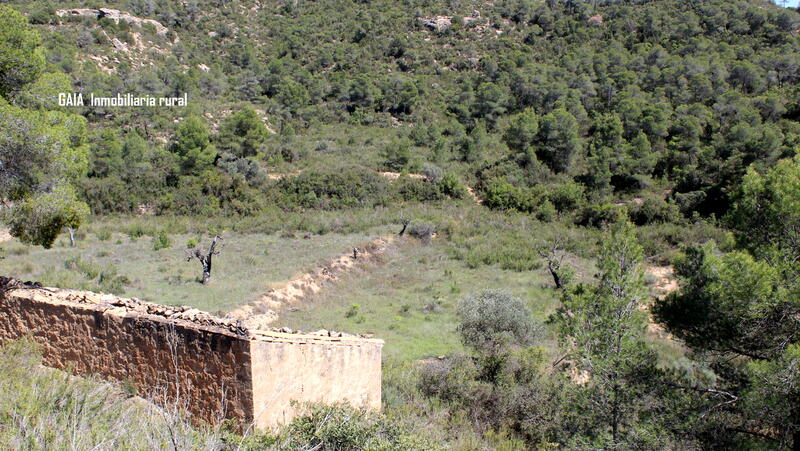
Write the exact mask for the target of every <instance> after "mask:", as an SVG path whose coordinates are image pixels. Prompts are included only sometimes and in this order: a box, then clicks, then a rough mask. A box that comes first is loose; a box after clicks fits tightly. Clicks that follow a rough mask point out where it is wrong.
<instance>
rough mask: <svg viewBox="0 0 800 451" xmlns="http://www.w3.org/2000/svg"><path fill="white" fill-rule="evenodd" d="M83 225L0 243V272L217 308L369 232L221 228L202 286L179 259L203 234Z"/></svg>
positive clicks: (205, 241) (194, 268)
mask: <svg viewBox="0 0 800 451" xmlns="http://www.w3.org/2000/svg"><path fill="white" fill-rule="evenodd" d="M91 230H92V231H90V232H88V233H84V234H82V236H81V237H80V238H79V239H78V240H77V243H76V246H75V247H70V246H69V244H68V242H67V240H66V238H65V237H62V238H60V239H59V241H58V242H57V243H56V245H55V246H54V247H53V248H52V249H43V248H41V247H33V246H25V245H23V244H21V243H19V242H16V241H11V242H7V243H4V244H2V245H1V247H2V249H4V251H3V254H2V255H3V257H4V258H2V259H0V274H3V275H11V276H14V277H17V278H21V279H26V280H38V281H41V282H42V283H43V284H45V285H48V286H56V287H61V288H78V289H86V290H94V291H102V292H112V293H114V294H120V295H125V296H129V297H138V298H142V299H146V300H149V301H152V302H157V303H160V304H169V305H191V306H194V307H197V308H199V309H201V310H205V311H211V312H220V311H221V312H224V311H228V310H231V309H233V308H235V307H237V306H239V305H241V304H244V303H246V302H248V301H250V300H252V299H253V298H254V297H256V296H257V295H258V294H259V293H262V292H263V291H265V289H266V288H267V287H268V286H269V284H271V283H278V282H281V281H285V280H287V279H289V278H291V277H293V276H294V275H296V274H299V273H302V272H304V271H307V270H309V269H311V268H313V267H315V266H317V265H318V264H320V263H322V262H325V261H327V260H330V259H332V258H334V257H335V256H338V255H339V254H342V253H346V252H348V251H349V250H350V249H351V248H352V246H353V245H356V244H358V243H361V242H364V241H367V240H369V239H371V238H373V237H374V236H375V235H373V234H367V233H355V234H326V235H320V236H314V237H312V238H311V239H304V238H303V237H302V236H301V235H299V234H298V235H296V236H295V235H291V236H290V235H288V234H255V233H249V234H244V233H237V232H225V233H223V237H224V240H223V245H222V247H221V250H222V251H221V254H220V255H218V256H216V257H215V260H214V266H213V274H212V282H211V284H209V285H208V286H203V285H202V284H200V283H198V279H199V277H200V275H201V267H200V264H199V262H198V261H197V260H193V261H189V262H187V261H186V253H185V249H186V245H187V242H188V241H189V240H190V239H197V240H198V242H199V243H200V245H202V246H204V247H207V246H208V245H209V243H210V239H211V238H210V237H209V236H205V237H200V236H198V235H194V234H185V233H184V234H173V235H168V236H169V240H170V241H171V245H170V246H169V247H167V248H164V249H160V250H154V238H153V237H152V236H149V235H143V236H139V237H137V236H135V234H133V235H129V234H123V233H119V232H114V231H111V230H110V229H109V228H105V227H103V225H102V224H94V225H93V227H92V229H91ZM387 231H388V229H387ZM375 233H376V234H377V233H381V231H380V230H376V231H375Z"/></svg>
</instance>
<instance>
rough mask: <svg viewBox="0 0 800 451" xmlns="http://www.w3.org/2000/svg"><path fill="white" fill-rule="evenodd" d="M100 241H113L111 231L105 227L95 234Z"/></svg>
mask: <svg viewBox="0 0 800 451" xmlns="http://www.w3.org/2000/svg"><path fill="white" fill-rule="evenodd" d="M94 234H95V236H96V237H97V239H98V240H100V241H108V240H110V239H111V229H109V228H108V227H103V228H101V229H99V230H98V231H97V232H95V233H94Z"/></svg>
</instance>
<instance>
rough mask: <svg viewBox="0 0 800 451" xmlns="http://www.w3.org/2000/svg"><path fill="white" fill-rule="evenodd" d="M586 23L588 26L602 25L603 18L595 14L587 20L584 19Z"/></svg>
mask: <svg viewBox="0 0 800 451" xmlns="http://www.w3.org/2000/svg"><path fill="white" fill-rule="evenodd" d="M586 23H588V24H589V25H603V16H601V15H600V14H596V15H594V16H592V17H590V18H588V19H586Z"/></svg>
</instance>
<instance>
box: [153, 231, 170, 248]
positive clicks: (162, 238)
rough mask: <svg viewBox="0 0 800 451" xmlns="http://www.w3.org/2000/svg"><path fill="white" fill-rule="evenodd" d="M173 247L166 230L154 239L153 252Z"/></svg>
mask: <svg viewBox="0 0 800 451" xmlns="http://www.w3.org/2000/svg"><path fill="white" fill-rule="evenodd" d="M170 247H172V240H171V239H170V238H169V235H168V234H167V232H166V231H165V230H161V231H159V232H158V234H157V235H155V236H154V237H153V250H154V251H160V250H161V249H168V248H170Z"/></svg>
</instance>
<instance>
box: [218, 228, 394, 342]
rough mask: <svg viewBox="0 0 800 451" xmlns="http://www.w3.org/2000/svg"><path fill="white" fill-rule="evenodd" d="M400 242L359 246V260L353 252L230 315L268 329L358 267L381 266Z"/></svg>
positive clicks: (386, 240) (387, 240)
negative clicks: (281, 312) (282, 313)
mask: <svg viewBox="0 0 800 451" xmlns="http://www.w3.org/2000/svg"><path fill="white" fill-rule="evenodd" d="M397 240H398V238H397V237H396V236H394V235H388V236H383V237H380V238H376V239H374V240H372V241H369V242H368V243H366V244H362V245H360V246H358V247H357V249H358V252H357V258H354V252H353V251H350V252H348V253H346V254H344V255H341V256H339V257H338V258H335V259H333V260H331V261H330V262H328V263H326V264H324V265H322V266H320V267H318V268H316V269H314V270H312V271H311V272H307V273H304V274H301V275H299V276H297V277H295V278H294V279H292V280H290V281H288V282H286V283H283V284H281V286H280V287H274V288H270V289H269V291H267V292H266V293H264V294H262V295H261V296H260V297H259V298H258V299H257V300H255V301H253V302H251V303H250V304H247V305H243V306H241V307H239V308H237V309H235V310H233V311H231V312H230V313H229V314H228V315H229V316H231V317H233V318H236V319H238V320H240V321H242V322H243V323H244V324H245V325H246V326H247V327H248V328H250V329H260V328H264V327H268V326H269V324H271V323H273V322H275V320H276V319H277V318H278V312H277V311H278V310H280V309H282V308H284V307H286V306H291V305H297V304H300V303H301V302H303V300H304V299H305V298H306V297H307V296H310V295H314V294H316V293H319V292H320V291H321V290H322V289H323V288H324V287H325V285H327V284H330V283H335V282H336V281H337V280H339V279H340V278H341V277H342V276H343V275H345V274H346V273H348V272H350V271H352V270H353V269H355V268H358V267H363V266H364V265H367V264H374V263H379V262H380V261H381V260H382V258H383V256H384V255H385V254H386V253H387V251H389V250H390V249H392V248H394V247H395V246H396V241H397Z"/></svg>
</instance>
